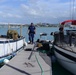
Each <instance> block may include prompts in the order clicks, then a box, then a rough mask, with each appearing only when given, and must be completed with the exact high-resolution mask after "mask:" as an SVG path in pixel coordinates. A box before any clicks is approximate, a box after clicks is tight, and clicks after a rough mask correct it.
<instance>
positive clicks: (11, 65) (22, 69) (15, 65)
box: [0, 44, 52, 75]
mask: <svg viewBox="0 0 76 75" xmlns="http://www.w3.org/2000/svg"><path fill="white" fill-rule="evenodd" d="M33 47H34V45H31V44H28V45H27V47H26V48H25V49H22V50H20V51H19V52H18V53H17V55H16V56H15V57H13V58H12V59H11V60H10V61H9V62H8V63H7V64H5V65H4V66H3V67H1V68H0V75H12V74H14V75H52V65H51V62H50V65H48V63H46V61H45V60H44V59H43V57H42V56H45V55H46V54H41V55H42V56H41V55H40V54H39V52H37V51H35V52H33V51H32V49H33ZM31 53H32V54H31ZM29 57H30V59H29ZM46 59H48V57H46Z"/></svg>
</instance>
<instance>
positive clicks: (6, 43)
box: [0, 37, 25, 62]
mask: <svg viewBox="0 0 76 75" xmlns="http://www.w3.org/2000/svg"><path fill="white" fill-rule="evenodd" d="M24 43H25V37H21V38H19V39H17V40H13V39H6V38H0V61H1V59H2V61H3V58H5V57H7V56H9V55H12V54H13V53H15V52H17V51H18V50H20V49H21V48H22V47H23V46H24ZM2 61H1V62H2Z"/></svg>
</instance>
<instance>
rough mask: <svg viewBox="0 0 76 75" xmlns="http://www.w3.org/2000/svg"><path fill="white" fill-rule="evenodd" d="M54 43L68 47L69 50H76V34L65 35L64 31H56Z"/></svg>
mask: <svg viewBox="0 0 76 75" xmlns="http://www.w3.org/2000/svg"><path fill="white" fill-rule="evenodd" d="M54 44H56V45H58V46H60V47H63V48H67V49H68V50H71V51H75V52H76V50H75V47H76V35H72V34H69V35H67V34H66V35H65V34H64V33H60V32H55V33H54ZM73 47H74V48H73Z"/></svg>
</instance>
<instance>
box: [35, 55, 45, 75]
mask: <svg viewBox="0 0 76 75" xmlns="http://www.w3.org/2000/svg"><path fill="white" fill-rule="evenodd" d="M35 58H36V60H37V63H38V65H39V67H40V69H41V75H44V71H43V69H42V66H41V64H40V62H39V61H38V58H37V56H36V54H35Z"/></svg>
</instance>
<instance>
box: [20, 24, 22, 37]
mask: <svg viewBox="0 0 76 75" xmlns="http://www.w3.org/2000/svg"><path fill="white" fill-rule="evenodd" d="M20 36H22V25H20Z"/></svg>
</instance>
